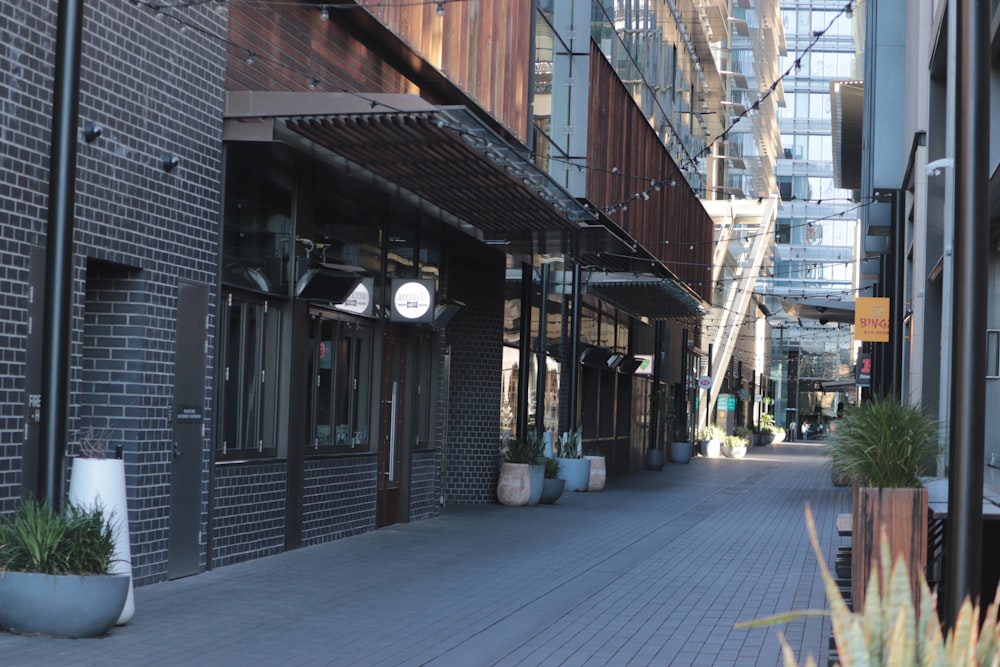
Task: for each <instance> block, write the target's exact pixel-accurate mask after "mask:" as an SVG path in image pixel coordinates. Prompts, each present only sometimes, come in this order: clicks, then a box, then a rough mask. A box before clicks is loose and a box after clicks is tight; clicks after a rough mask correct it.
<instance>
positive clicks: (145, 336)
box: [0, 0, 721, 585]
mask: <svg viewBox="0 0 1000 667" xmlns="http://www.w3.org/2000/svg"><path fill="white" fill-rule="evenodd" d="M365 4H368V3H360V5H356V4H354V3H351V2H345V3H338V4H336V5H322V4H316V5H307V4H302V3H291V2H289V3H283V2H275V3H264V2H261V3H257V2H244V1H240V0H234V1H232V2H229V3H225V4H223V3H221V2H215V1H209V2H195V3H189V2H184V3H181V2H177V3H174V2H167V3H162V4H161V3H152V2H137V3H119V2H111V1H110V0H96V1H95V2H88V3H87V5H86V11H85V12H84V24H83V32H82V35H83V38H82V44H83V46H82V71H81V75H80V77H79V92H80V111H79V123H78V129H79V143H78V146H77V151H76V165H77V170H76V178H77V180H76V190H75V196H76V208H75V216H74V223H75V236H74V240H75V247H74V251H73V256H74V265H73V271H74V283H73V290H72V300H73V311H72V312H73V317H72V327H71V330H70V331H67V332H65V333H66V335H67V336H70V337H71V342H72V344H71V355H70V360H69V362H70V385H69V392H68V395H69V403H68V405H69V415H68V423H67V425H66V431H67V433H68V434H69V435H68V439H69V440H70V441H71V443H72V441H74V440H75V439H76V438H77V437H78V434H79V433H80V432H82V431H85V430H86V429H101V430H103V431H106V432H107V433H108V434H109V440H110V441H111V442H112V443H113V445H120V446H121V447H122V450H123V456H124V459H125V462H126V473H127V483H128V497H129V498H128V499H129V517H128V518H129V527H130V533H131V541H132V555H133V573H134V576H135V579H136V582H137V583H138V584H140V585H142V584H148V583H152V582H155V581H160V580H163V579H167V578H175V577H180V576H186V575H189V574H195V573H198V572H200V571H203V570H204V569H207V568H212V567H218V566H223V565H227V564H231V563H235V562H239V561H242V560H246V559H251V558H258V557H263V556H267V555H269V554H273V553H276V552H279V551H282V550H285V549H292V548H298V547H302V546H307V545H310V544H316V543H319V542H323V541H328V540H331V539H337V538H340V537H344V536H348V535H352V534H357V533H360V532H364V531H369V530H373V529H376V528H378V527H380V526H383V525H391V524H394V523H397V522H405V521H410V520H418V519H422V518H426V517H431V516H435V515H436V514H437V513H438V511H439V509H440V507H441V505H442V504H443V503H468V502H475V503H479V502H492V501H493V500H494V499H495V486H496V478H497V467H498V458H499V448H500V442H501V437H502V435H504V434H505V433H506V434H512V435H518V434H522V435H523V434H524V433H525V432H526V431H527V429H529V428H536V429H544V430H545V431H548V432H549V433H552V434H554V435H558V433H560V432H562V431H566V430H570V429H571V428H573V427H574V426H576V425H577V424H580V425H582V426H583V428H584V438H585V444H586V446H588V448H593V449H599V450H600V451H601V452H602V453H604V454H605V455H606V456H607V457H608V461H609V469H610V470H611V471H612V472H624V471H630V470H636V469H638V468H640V467H641V466H642V454H643V452H644V450H645V449H646V447H647V446H649V443H650V442H655V441H656V439H657V438H662V437H663V435H664V434H663V433H662V431H663V429H664V426H665V425H666V424H667V423H668V421H669V423H676V422H677V421H679V420H680V419H681V415H683V414H685V413H687V412H690V407H691V406H690V404H691V403H693V401H692V400H691V399H692V396H691V392H690V390H688V389H685V387H687V386H688V384H687V383H686V378H685V375H686V373H685V369H688V370H690V369H691V368H692V367H693V362H694V360H695V356H696V354H695V347H696V346H695V345H693V344H692V345H690V346H689V344H688V341H689V340H690V341H694V340H695V339H696V337H697V335H698V331H697V327H698V321H699V319H700V317H701V314H702V313H703V312H704V308H703V305H706V304H708V303H709V301H710V297H711V294H712V293H713V285H712V283H711V281H710V280H705V279H704V270H703V265H706V264H709V263H710V262H711V254H712V247H711V243H712V235H713V225H712V222H711V219H710V218H709V217H708V216H707V214H706V213H705V211H704V209H703V208H702V207H701V206H700V204H699V202H698V194H699V191H698V187H700V185H701V178H702V175H700V174H698V173H697V172H696V171H694V170H693V169H692V170H691V171H690V172H689V171H682V170H681V169H680V168H679V166H678V164H677V161H675V159H674V157H673V156H672V154H671V152H670V151H668V149H667V147H666V146H667V145H668V144H669V145H670V146H671V147H680V148H683V149H684V150H685V151H687V155H689V156H690V155H692V154H695V153H697V152H698V149H699V148H704V147H705V146H706V145H707V144H706V141H705V140H704V139H694V138H693V137H692V135H691V134H690V132H687V133H683V132H678V133H676V136H674V140H673V141H669V142H668V141H667V138H666V137H665V136H661V135H662V134H663V132H666V131H667V130H666V129H664V128H667V125H668V124H667V123H666V119H665V118H663V119H661V121H662V122H658V123H655V124H651V123H650V122H649V119H648V118H647V117H646V115H645V114H644V112H643V110H642V109H640V108H639V107H638V106H636V104H635V99H636V98H635V95H633V92H632V91H630V90H628V89H627V88H626V87H625V85H624V84H623V83H622V78H621V76H622V75H621V73H620V72H618V71H617V70H616V68H615V63H611V62H609V59H608V57H607V55H606V54H604V53H602V52H601V51H600V49H599V44H600V43H601V42H599V41H594V39H596V37H595V38H593V39H592V35H590V34H587V31H586V30H583V31H580V33H579V35H577V36H567V35H570V33H572V32H573V31H568V32H567V31H566V30H565V26H562V24H560V23H559V20H558V19H559V12H560V11H565V10H567V9H568V8H569V7H570V6H571V5H580V3H579V2H576V3H571V2H560V3H556V5H558V7H557V10H556V11H555V12H554V13H553V10H552V7H550V6H549V3H539V5H538V6H536V5H535V3H533V2H530V1H528V0H523V1H522V0H517V1H513V0H512V1H510V2H504V3H480V4H478V5H477V4H476V3H465V2H452V1H448V2H428V3H423V4H420V3H372V4H371V7H370V9H366V8H365V7H364V5H365ZM584 4H586V5H588V7H589V3H584ZM578 9H579V8H577V10H578ZM442 12H443V13H442ZM588 13H589V12H588ZM587 21H588V22H589V21H590V19H589V18H588V19H587ZM598 23H599V24H600V25H598ZM55 25H56V5H55V4H53V3H50V2H43V1H41V0H16V1H14V2H10V3H5V4H4V6H3V8H2V9H0V38H2V42H3V43H4V44H6V45H9V46H8V47H7V48H6V50H5V51H4V53H3V54H2V55H0V75H2V77H3V81H4V85H3V89H2V90H0V99H2V102H3V105H4V109H5V113H4V115H3V118H2V120H0V123H2V130H3V134H4V137H5V140H4V142H3V143H2V145H0V160H2V164H3V169H2V173H0V184H2V185H0V187H2V192H0V202H2V205H3V209H4V213H5V215H4V218H3V220H2V221H0V224H2V225H3V227H4V233H3V236H2V240H0V252H2V253H3V261H4V266H5V267H6V273H7V276H8V285H9V288H8V291H7V294H6V296H5V304H6V310H5V313H6V314H5V317H4V318H3V327H4V331H5V335H4V337H3V339H2V340H0V348H2V350H3V358H4V359H5V364H4V373H3V377H4V380H5V391H4V393H3V394H2V400H3V402H4V413H3V414H4V416H5V417H4V421H3V430H2V431H0V438H2V441H0V509H3V510H8V509H10V508H11V507H12V506H13V504H14V502H15V501H16V499H17V498H18V497H20V496H22V495H26V494H28V493H31V492H35V491H37V490H38V486H39V482H37V481H36V480H37V479H38V477H39V474H38V467H39V464H38V459H37V451H38V429H37V424H36V422H35V421H34V415H35V413H34V411H33V406H34V405H36V404H37V403H38V400H39V397H40V391H41V390H40V386H41V384H40V375H41V369H42V368H43V366H44V361H45V359H46V357H45V355H46V350H43V349H40V344H39V340H38V338H37V336H35V335H34V332H35V331H36V330H37V329H36V327H38V326H43V327H44V323H42V324H41V325H39V324H38V323H39V322H40V321H41V320H42V315H43V313H44V310H43V308H42V306H43V305H44V304H43V303H42V302H43V301H44V299H40V298H39V295H40V294H45V291H44V288H43V285H42V282H43V280H44V276H45V263H46V253H45V247H46V240H47V235H46V231H47V229H46V206H47V202H46V196H47V195H46V193H47V192H48V187H49V174H48V171H47V168H48V157H47V155H48V153H49V151H50V144H51V141H50V135H49V132H50V130H49V118H50V116H51V107H52V104H53V102H52V97H53V92H52V91H53V88H54V81H53V63H52V61H51V58H50V54H52V53H53V52H54V51H55V47H56V45H55V40H56V35H55ZM558 26H562V27H558ZM595 26H597V27H593V30H594V34H595V35H596V34H597V33H598V32H600V30H603V29H604V24H603V23H601V22H597V23H595ZM563 32H565V33H566V35H563V34H562V33H563ZM573 34H574V35H575V33H573ZM685 37H686V34H685ZM554 38H555V39H564V38H565V39H569V40H570V41H573V40H576V41H577V42H578V43H577V44H576V47H573V48H570V49H569V51H570V52H572V53H573V54H574V55H573V56H572V64H571V63H570V62H569V61H564V60H561V58H562V55H560V54H561V50H560V49H559V48H555V49H553V48H552V41H553V39H554ZM577 47H579V48H577ZM546 53H547V54H548V55H545V54H546ZM553 54H555V55H553ZM583 56H585V57H583ZM546 62H547V63H548V65H547V66H546V65H545V63H546ZM696 63H697V59H696V58H695V59H688V60H685V61H684V62H681V63H679V64H676V66H677V68H679V69H683V70H684V73H683V74H682V75H679V76H680V79H681V80H684V81H690V80H692V79H696V78H697V77H696V75H695V70H694V64H696ZM618 64H620V63H618ZM570 67H573V68H576V70H575V71H576V74H574V75H572V76H569V79H570V80H571V81H573V80H575V81H577V82H578V83H579V85H581V86H583V84H584V82H586V85H585V86H583V87H584V88H585V90H584V93H583V94H582V96H581V95H580V94H574V95H573V97H572V100H568V101H567V102H568V106H566V105H561V104H560V105H553V99H552V98H553V97H555V98H558V95H560V94H561V93H558V92H555V89H553V87H552V86H551V82H552V77H555V79H556V80H560V77H562V78H563V79H565V78H566V77H567V76H568V74H567V73H568V72H569V69H567V68H570ZM546 81H548V83H546ZM546 95H548V96H549V98H546ZM711 101H712V103H713V104H718V103H719V99H718V97H716V98H713V100H711ZM574 105H575V106H574ZM556 106H559V108H561V109H570V108H572V109H573V111H571V112H569V113H570V115H572V116H573V117H574V118H576V119H577V122H578V123H580V124H579V126H578V128H579V129H578V131H579V134H580V136H579V137H578V138H576V139H573V140H572V141H569V142H568V143H565V145H564V143H563V139H561V138H559V137H558V136H557V134H558V132H554V131H552V130H553V128H554V125H553V124H562V125H565V123H566V122H567V120H568V119H567V118H558V117H557V116H558V114H556V115H555V116H552V115H550V116H545V115H544V114H545V109H540V107H546V108H550V109H555V108H556ZM719 108H720V109H721V107H719ZM661 111H662V109H661ZM560 113H561V112H560ZM658 113H659V112H658ZM91 124H95V125H98V126H100V127H101V128H102V132H101V133H100V136H97V137H93V133H91V132H88V131H87V130H88V128H89V127H90V125H91ZM706 131H707V128H706ZM670 132H671V133H672V129H671V130H670ZM680 148H674V150H680ZM171 156H176V158H177V160H176V166H174V165H173V162H172V161H171V160H170V159H169V158H170V157H171ZM567 165H573V166H574V167H575V168H567ZM612 166H613V167H614V168H613V169H612ZM622 172H624V173H625V174H643V175H644V178H643V180H642V183H641V184H640V185H639V186H636V185H635V184H634V183H633V182H629V181H624V180H623V179H622V177H621V173H622ZM579 174H586V175H587V178H585V179H581V178H579V177H578V175H579ZM637 189H638V190H639V191H638V192H637V191H636V190H637ZM640 200H641V201H642V202H644V204H643V205H641V206H640V205H639V201H640ZM629 201H635V202H636V204H635V205H634V206H633V209H632V210H628V207H627V206H624V205H617V204H616V203H624V202H629ZM612 204H615V205H612ZM670 239H674V240H683V241H685V242H687V243H688V244H690V247H689V248H688V247H682V245H681V244H676V243H675V244H674V245H670V244H669V243H667V242H665V241H668V240H670ZM699 263H700V264H699ZM658 322H659V323H660V324H659V325H658V324H657V323H658ZM689 330H690V331H689ZM647 357H648V358H650V359H655V363H654V364H653V365H654V367H655V369H656V370H655V372H653V373H651V374H649V375H641V374H640V375H635V374H633V373H634V371H635V370H636V369H637V368H638V367H639V366H640V362H641V361H642V360H643V359H644V358H647ZM687 374H689V373H687ZM660 389H663V390H664V392H666V393H663V392H660V391H659V390H660ZM660 394H662V395H664V396H665V395H668V394H669V396H670V398H669V401H668V403H669V405H667V404H665V403H663V402H662V401H661V402H660V403H657V404H658V405H661V406H663V407H664V408H666V407H669V408H670V409H669V412H670V416H669V420H668V417H667V415H666V413H665V414H664V415H662V419H660V420H659V422H657V420H653V421H652V423H651V405H653V404H654V402H655V401H654V398H655V397H656V396H658V395H660ZM41 400H42V401H45V400H47V399H46V398H45V397H44V396H41ZM657 423H659V427H656V424H657ZM654 427H656V428H659V430H660V434H659V435H655V436H654V435H653V434H652V433H651V429H654ZM67 453H68V454H69V455H70V456H72V455H74V454H76V449H75V447H74V446H73V445H72V444H70V446H69V447H68V448H67Z"/></svg>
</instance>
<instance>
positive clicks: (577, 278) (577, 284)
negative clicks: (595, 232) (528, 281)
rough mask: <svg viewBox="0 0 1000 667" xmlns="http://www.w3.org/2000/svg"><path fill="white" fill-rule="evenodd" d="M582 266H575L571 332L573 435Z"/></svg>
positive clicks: (580, 315) (569, 413)
mask: <svg viewBox="0 0 1000 667" xmlns="http://www.w3.org/2000/svg"><path fill="white" fill-rule="evenodd" d="M580 274H581V269H580V265H579V264H576V265H574V266H573V288H572V297H573V310H572V312H571V317H572V320H571V321H570V331H569V359H568V363H569V397H568V402H569V405H568V406H567V408H568V409H567V410H566V414H567V415H569V419H568V420H567V421H568V424H567V427H568V428H567V430H568V431H569V432H570V433H572V432H573V431H575V430H576V421H577V414H578V413H577V405H576V404H577V402H578V401H579V398H578V397H579V393H580V387H579V379H580V361H579V359H580V318H581V317H582V316H583V308H581V305H582V301H583V300H582V299H581V296H580V295H581V292H582V289H583V285H582V279H581V275H580Z"/></svg>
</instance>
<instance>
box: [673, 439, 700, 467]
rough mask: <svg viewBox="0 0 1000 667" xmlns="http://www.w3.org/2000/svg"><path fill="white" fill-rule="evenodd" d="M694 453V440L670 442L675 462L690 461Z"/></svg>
mask: <svg viewBox="0 0 1000 667" xmlns="http://www.w3.org/2000/svg"><path fill="white" fill-rule="evenodd" d="M693 453H694V443H692V442H671V443H670V460H671V461H673V462H674V463H690V462H691V455H692V454H693Z"/></svg>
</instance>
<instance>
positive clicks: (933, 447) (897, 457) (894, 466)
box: [828, 398, 940, 488]
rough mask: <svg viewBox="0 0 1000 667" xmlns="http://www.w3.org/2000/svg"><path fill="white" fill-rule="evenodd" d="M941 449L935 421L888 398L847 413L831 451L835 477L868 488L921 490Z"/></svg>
mask: <svg viewBox="0 0 1000 667" xmlns="http://www.w3.org/2000/svg"><path fill="white" fill-rule="evenodd" d="M939 449H940V448H939V446H938V428H937V422H936V421H935V420H934V419H933V418H932V417H931V416H930V415H928V414H927V413H926V412H924V410H923V409H921V408H920V406H918V405H908V404H904V403H901V402H899V401H897V400H894V399H888V398H886V399H873V400H870V401H866V402H865V403H863V404H861V405H860V406H857V407H854V408H849V409H848V410H846V411H845V412H844V417H843V419H841V420H839V422H838V423H837V428H836V431H835V432H834V434H833V437H832V439H831V444H830V446H829V450H828V451H829V454H830V460H831V463H832V465H833V469H834V471H836V472H838V473H840V474H843V475H846V476H847V477H848V478H850V479H852V480H855V481H857V482H858V483H860V484H862V485H864V486H870V487H885V488H917V487H920V486H923V485H922V484H921V482H920V478H921V477H922V476H923V475H926V474H927V471H928V470H929V469H930V468H931V467H932V466H933V465H934V461H935V458H936V457H937V455H938V453H939Z"/></svg>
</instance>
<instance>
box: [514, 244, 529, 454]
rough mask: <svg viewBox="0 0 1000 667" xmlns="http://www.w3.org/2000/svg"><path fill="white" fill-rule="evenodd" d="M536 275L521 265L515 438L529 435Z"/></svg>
mask: <svg viewBox="0 0 1000 667" xmlns="http://www.w3.org/2000/svg"><path fill="white" fill-rule="evenodd" d="M533 280H534V275H533V272H532V268H531V264H528V263H527V262H524V263H522V264H521V344H520V346H519V348H518V364H519V367H518V369H517V432H516V433H515V434H514V437H517V438H524V437H525V436H526V435H527V434H528V379H529V378H528V370H529V368H530V367H531V292H532V287H533V285H532V281H533Z"/></svg>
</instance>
